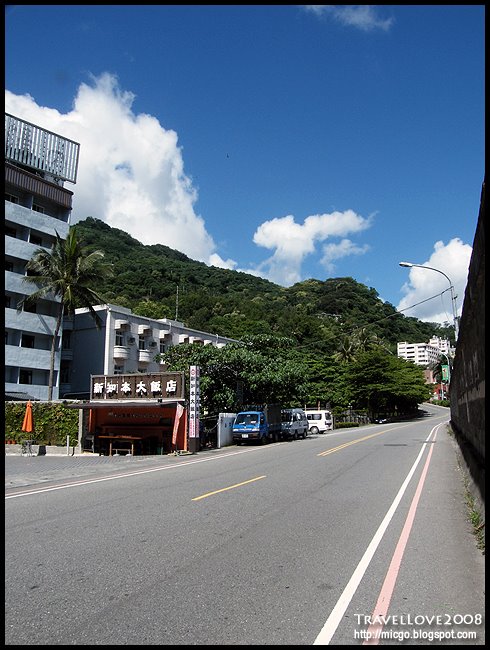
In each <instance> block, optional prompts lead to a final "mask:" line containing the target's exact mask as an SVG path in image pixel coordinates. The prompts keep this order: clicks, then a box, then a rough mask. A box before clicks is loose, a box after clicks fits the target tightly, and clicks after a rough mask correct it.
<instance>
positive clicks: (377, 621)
mask: <svg viewBox="0 0 490 650" xmlns="http://www.w3.org/2000/svg"><path fill="white" fill-rule="evenodd" d="M436 436H437V431H436V432H435V434H434V440H433V441H435V439H436ZM433 449H434V447H433V446H431V448H430V449H429V453H428V454H427V460H426V461H425V465H424V469H423V470H422V474H421V476H420V480H419V483H418V485H417V489H416V490H415V494H414V497H413V499H412V503H411V505H410V510H409V511H408V515H407V518H406V520H405V524H404V526H403V530H402V532H401V535H400V539H399V540H398V544H397V545H396V549H395V552H394V554H393V557H392V559H391V564H390V567H389V569H388V572H387V574H386V577H385V581H384V583H383V586H382V587H381V592H380V594H379V598H378V602H377V603H376V606H375V608H374V611H373V613H372V615H371V620H372V621H374V623H372V624H371V625H370V626H369V628H368V630H367V635H366V636H367V638H366V639H365V640H364V642H363V644H362V645H379V639H380V637H381V631H382V629H383V627H384V624H383V622H382V621H383V619H385V618H386V616H387V614H388V608H389V606H390V602H391V597H392V596H393V591H394V589H395V584H396V579H397V577H398V572H399V570H400V565H401V563H402V559H403V554H404V553H405V548H406V546H407V542H408V538H409V537H410V531H411V530H412V524H413V521H414V519H415V513H416V512H417V507H418V504H419V500H420V495H421V494H422V488H423V486H424V483H425V478H426V476H427V471H428V469H429V464H430V459H431V456H432V450H433Z"/></svg>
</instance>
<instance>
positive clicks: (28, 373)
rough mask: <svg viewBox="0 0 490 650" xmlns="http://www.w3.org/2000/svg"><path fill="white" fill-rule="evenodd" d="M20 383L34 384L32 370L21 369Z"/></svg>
mask: <svg viewBox="0 0 490 650" xmlns="http://www.w3.org/2000/svg"><path fill="white" fill-rule="evenodd" d="M19 384H32V370H25V369H24V368H21V369H20V370H19Z"/></svg>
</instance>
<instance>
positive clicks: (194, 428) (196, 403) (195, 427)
mask: <svg viewBox="0 0 490 650" xmlns="http://www.w3.org/2000/svg"><path fill="white" fill-rule="evenodd" d="M200 406H201V404H200V397H199V366H191V367H190V387H189V438H199V415H200Z"/></svg>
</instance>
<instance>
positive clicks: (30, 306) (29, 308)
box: [24, 302, 37, 314]
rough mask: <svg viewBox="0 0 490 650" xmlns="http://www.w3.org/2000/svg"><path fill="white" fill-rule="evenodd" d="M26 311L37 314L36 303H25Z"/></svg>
mask: <svg viewBox="0 0 490 650" xmlns="http://www.w3.org/2000/svg"><path fill="white" fill-rule="evenodd" d="M24 311H27V312H29V313H30V314H37V306H36V303H35V302H31V303H28V302H25V303H24Z"/></svg>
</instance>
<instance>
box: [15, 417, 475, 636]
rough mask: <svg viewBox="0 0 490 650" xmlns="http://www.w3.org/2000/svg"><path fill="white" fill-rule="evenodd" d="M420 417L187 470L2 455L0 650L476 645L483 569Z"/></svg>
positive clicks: (455, 477) (444, 447)
mask: <svg viewBox="0 0 490 650" xmlns="http://www.w3.org/2000/svg"><path fill="white" fill-rule="evenodd" d="M424 408H425V407H424ZM427 411H428V413H427V417H425V418H423V419H421V420H417V421H414V422H413V423H407V422H403V423H391V424H383V425H370V426H366V427H361V428H358V429H349V430H340V431H338V432H334V433H331V434H327V435H317V436H309V437H308V438H307V439H306V440H298V441H292V442H282V443H277V444H269V445H266V446H260V447H252V446H241V447H229V448H225V449H221V450H210V451H205V452H200V453H199V454H195V455H192V456H188V457H175V456H164V457H162V456H159V457H158V456H154V457H146V458H142V457H139V458H138V457H135V458H127V457H119V458H108V457H92V458H85V457H69V456H67V457H65V456H62V457H47V456H46V457H34V458H21V457H6V459H5V469H6V472H5V485H6V502H5V523H6V526H5V529H6V534H5V548H6V551H5V558H6V563H5V595H6V599H5V602H6V608H5V629H6V636H5V640H6V645H24V644H29V645H249V644H253V645H313V644H316V645H327V644H331V645H361V644H363V641H364V638H365V636H366V634H367V633H368V632H369V633H371V634H378V635H381V634H384V638H382V639H381V640H380V641H379V643H381V644H383V645H386V644H388V645H401V644H403V645H427V644H430V643H439V644H442V645H483V644H484V637H485V634H484V630H485V625H484V556H483V555H482V553H481V552H480V551H478V549H477V548H476V543H475V539H474V537H473V535H472V530H471V525H470V523H469V521H468V516H467V510H466V505H465V499H464V485H463V480H462V475H461V471H460V468H459V467H458V463H457V455H456V449H455V445H454V441H453V439H452V437H451V436H450V435H449V434H448V431H447V426H445V424H444V422H445V421H446V420H447V417H448V411H447V409H437V408H436V407H427ZM370 620H371V622H378V623H380V622H381V623H380V625H379V626H378V628H377V630H375V629H374V628H373V627H370ZM436 635H438V636H436ZM472 635H474V636H472ZM458 636H459V638H458ZM462 637H464V638H462Z"/></svg>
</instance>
